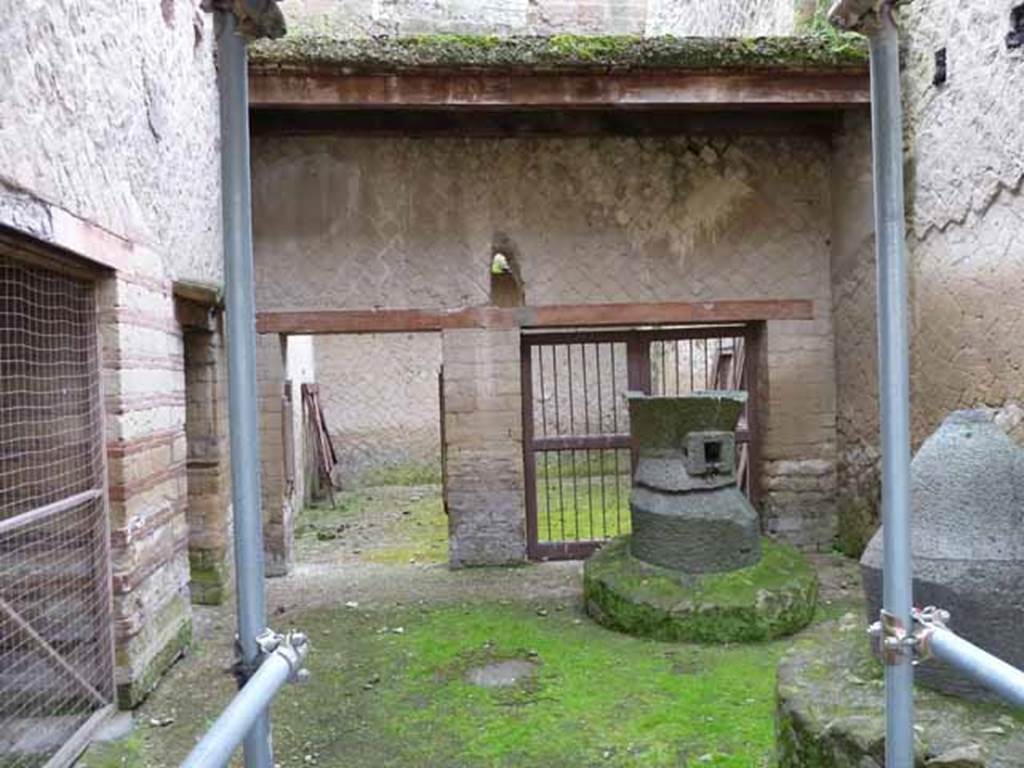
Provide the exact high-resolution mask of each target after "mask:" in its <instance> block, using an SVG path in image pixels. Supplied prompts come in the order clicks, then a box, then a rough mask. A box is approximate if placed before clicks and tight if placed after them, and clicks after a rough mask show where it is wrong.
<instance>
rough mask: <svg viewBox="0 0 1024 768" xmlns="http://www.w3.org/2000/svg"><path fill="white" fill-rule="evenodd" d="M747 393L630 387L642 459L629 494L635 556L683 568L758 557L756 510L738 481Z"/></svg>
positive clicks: (739, 564)
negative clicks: (669, 392) (665, 392)
mask: <svg viewBox="0 0 1024 768" xmlns="http://www.w3.org/2000/svg"><path fill="white" fill-rule="evenodd" d="M746 401H747V394H746V393H745V392H738V391H712V392H696V393H693V394H691V395H689V396H686V397H662V396H650V395H645V394H641V393H635V392H631V393H629V418H630V429H631V431H632V434H633V438H634V440H635V443H636V449H637V453H638V457H639V460H638V464H637V469H636V474H635V476H634V478H633V489H632V492H631V494H630V501H629V506H630V512H631V515H632V524H633V534H632V538H631V540H630V549H631V552H632V554H633V556H634V557H636V558H637V559H639V560H642V561H644V562H647V563H651V564H653V565H659V566H662V567H665V568H672V569H675V570H678V571H682V572H684V573H709V572H716V571H732V570H736V569H739V568H744V567H746V566H749V565H752V564H754V563H756V562H757V561H758V560H760V558H761V544H760V537H759V523H758V517H757V512H756V511H755V510H754V508H753V507H752V506H751V505H750V502H749V501H748V500H747V498H746V496H744V495H743V493H742V492H741V491H740V490H739V488H738V487H737V486H736V472H735V463H736V460H735V457H736V437H735V430H736V425H737V423H738V421H739V418H740V415H741V414H742V413H743V408H744V406H745V405H746Z"/></svg>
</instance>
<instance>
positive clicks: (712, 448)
mask: <svg viewBox="0 0 1024 768" xmlns="http://www.w3.org/2000/svg"><path fill="white" fill-rule="evenodd" d="M721 460H722V444H721V443H719V442H716V441H711V442H707V443H704V463H705V464H718V463H719V462H720V461H721Z"/></svg>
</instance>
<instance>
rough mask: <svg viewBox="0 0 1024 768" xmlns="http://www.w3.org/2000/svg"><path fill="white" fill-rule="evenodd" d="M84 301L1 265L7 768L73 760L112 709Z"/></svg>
mask: <svg viewBox="0 0 1024 768" xmlns="http://www.w3.org/2000/svg"><path fill="white" fill-rule="evenodd" d="M94 293H95V288H94V285H93V283H92V282H91V281H88V280H80V279H77V278H73V277H68V276H65V275H64V274H61V273H58V272H54V271H50V270H48V269H43V268H40V267H37V266H34V265H30V264H27V263H22V262H20V261H17V260H15V259H13V258H11V257H9V256H4V255H0V765H3V766H5V767H6V766H17V767H18V768H28V767H29V766H42V765H57V764H63V763H65V762H67V761H69V760H70V759H73V757H74V756H75V753H76V749H77V748H80V747H81V743H80V740H79V737H80V735H81V734H82V733H83V732H84V728H83V727H84V726H86V725H91V724H94V723H96V722H97V721H98V720H99V718H100V717H102V715H103V714H105V712H106V711H107V710H108V709H109V706H110V704H111V703H112V701H113V695H114V690H113V670H112V662H113V648H112V636H111V619H110V579H109V561H108V555H107V540H108V533H107V516H106V503H105V494H104V460H103V439H102V435H103V432H102V421H101V419H102V403H101V400H100V390H99V366H98V349H97V336H96V312H95V298H94ZM76 742H78V743H76Z"/></svg>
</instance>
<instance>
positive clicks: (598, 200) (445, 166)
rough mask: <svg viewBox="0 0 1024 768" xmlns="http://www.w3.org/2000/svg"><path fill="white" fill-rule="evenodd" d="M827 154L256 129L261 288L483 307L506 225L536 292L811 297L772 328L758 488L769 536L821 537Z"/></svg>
mask: <svg viewBox="0 0 1024 768" xmlns="http://www.w3.org/2000/svg"><path fill="white" fill-rule="evenodd" d="M829 152H830V150H829V146H828V144H827V142H825V141H823V140H817V139H813V138H809V137H790V138H774V139H769V138H738V139H733V140H729V139H725V138H718V137H715V138H707V137H679V138H670V139H643V140H635V139H620V138H600V139H599V138H592V139H515V140H513V139H508V140H472V139H466V140H463V139H438V140H413V139H409V140H404V139H367V138H362V139H356V138H339V137H334V138H281V137H275V138H263V139H259V140H257V141H256V143H255V144H254V152H253V163H254V210H255V213H256V216H255V220H256V273H257V303H258V305H259V308H260V309H261V310H270V309H317V308H337V307H344V308H368V307H395V308H400V307H458V306H465V305H472V304H484V303H487V301H488V291H489V280H490V276H489V269H488V268H489V264H490V256H491V246H492V243H493V242H494V240H495V238H496V237H498V236H499V235H501V236H504V237H506V238H509V239H510V240H511V241H512V243H513V244H514V245H515V248H516V250H517V252H518V255H519V261H520V263H521V266H522V273H523V280H524V282H525V293H526V302H527V303H528V304H555V303H568V304H576V303H594V302H633V301H671V300H680V301H700V300H713V299H743V298H751V299H755V298H756V299H771V298H780V299H785V298H807V299H813V301H814V310H815V319H814V320H813V321H810V322H796V321H794V322H773V323H770V324H769V325H768V330H767V352H766V355H767V358H766V359H767V363H768V369H769V375H768V392H767V393H766V399H767V402H766V404H767V412H766V413H765V414H764V419H763V422H762V424H763V429H764V441H763V448H762V454H761V456H762V459H763V466H762V474H763V478H762V479H763V483H762V484H763V487H764V489H765V497H764V498H765V523H766V526H767V528H768V529H769V530H770V531H772V532H774V533H777V534H779V535H780V536H782V537H784V538H787V539H790V540H793V541H797V542H799V543H801V544H803V545H806V546H810V547H822V546H827V545H828V544H829V543H830V542H831V540H832V536H833V534H834V529H835V517H834V505H833V494H834V484H835V450H836V434H835V378H834V376H835V374H834V365H835V354H834V349H833V337H832V334H833V328H832V312H831V305H832V301H831V281H830V258H831V254H830V247H829V238H830V227H831V215H832V213H831V212H832V208H831V201H830V198H831V188H830V162H829ZM296 265H301V269H299V268H296Z"/></svg>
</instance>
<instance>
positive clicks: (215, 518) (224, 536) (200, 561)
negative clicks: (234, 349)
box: [175, 298, 232, 605]
mask: <svg viewBox="0 0 1024 768" xmlns="http://www.w3.org/2000/svg"><path fill="white" fill-rule="evenodd" d="M175 309H176V310H177V315H178V322H179V324H180V325H181V326H182V328H183V330H184V339H183V341H184V363H185V436H186V440H187V443H188V459H187V462H186V466H187V474H188V508H187V519H188V538H189V543H188V559H189V575H190V581H189V591H190V592H191V595H192V602H194V603H203V604H207V605H218V604H220V603H222V602H223V601H224V599H225V598H226V596H227V594H228V593H229V592H230V589H231V571H232V556H231V552H232V550H231V523H232V509H231V503H232V502H231V446H230V441H229V437H228V391H227V390H228V380H227V349H226V347H225V344H224V342H225V338H224V313H223V311H221V310H220V309H216V308H213V307H211V306H209V305H207V304H201V303H198V302H195V301H191V300H188V299H181V298H179V299H178V300H177V301H176V302H175Z"/></svg>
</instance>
